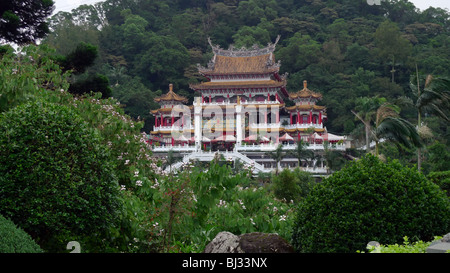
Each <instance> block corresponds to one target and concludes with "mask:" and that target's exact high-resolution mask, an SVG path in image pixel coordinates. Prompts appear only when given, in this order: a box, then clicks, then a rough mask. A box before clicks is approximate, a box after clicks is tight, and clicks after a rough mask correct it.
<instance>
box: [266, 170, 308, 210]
mask: <svg viewBox="0 0 450 273" xmlns="http://www.w3.org/2000/svg"><path fill="white" fill-rule="evenodd" d="M272 182H273V187H272V190H273V191H274V194H275V196H276V197H277V198H278V199H280V200H286V201H287V202H290V201H291V200H292V201H293V202H295V203H297V202H298V201H300V200H301V199H302V198H304V197H305V196H306V195H308V193H309V192H310V191H311V189H312V188H313V187H314V185H315V184H316V182H315V181H314V178H313V177H312V176H311V175H310V174H309V173H307V172H303V171H301V170H300V169H299V168H296V169H294V170H293V171H291V170H289V169H284V170H283V171H282V172H280V173H279V174H278V175H277V176H274V177H273V179H272Z"/></svg>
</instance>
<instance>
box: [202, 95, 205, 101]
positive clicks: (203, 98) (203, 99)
mask: <svg viewBox="0 0 450 273" xmlns="http://www.w3.org/2000/svg"><path fill="white" fill-rule="evenodd" d="M202 103H205V97H204V96H203V94H202Z"/></svg>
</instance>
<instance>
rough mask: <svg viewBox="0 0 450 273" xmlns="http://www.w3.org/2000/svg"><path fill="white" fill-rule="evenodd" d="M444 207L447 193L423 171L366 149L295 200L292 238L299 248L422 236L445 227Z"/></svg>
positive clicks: (355, 246)
mask: <svg viewBox="0 0 450 273" xmlns="http://www.w3.org/2000/svg"><path fill="white" fill-rule="evenodd" d="M449 212H450V202H449V199H448V198H447V197H446V196H445V194H444V193H443V192H442V190H441V189H439V187H438V186H436V185H435V184H433V183H432V182H430V181H428V180H427V179H426V178H425V176H424V175H423V174H421V173H419V172H417V170H415V169H409V168H405V167H403V166H402V165H400V164H399V163H398V162H397V161H392V162H389V163H383V162H381V161H380V160H379V159H377V158H376V157H375V156H373V155H366V156H365V157H363V158H362V159H360V160H358V161H354V162H352V163H351V164H349V165H348V166H346V167H345V168H344V169H342V170H340V171H338V172H336V173H334V174H333V175H332V176H330V177H328V178H326V179H324V180H323V181H322V183H320V184H318V185H317V186H316V187H315V188H314V189H313V190H312V192H311V193H310V194H309V195H308V196H307V197H306V198H305V199H304V200H303V201H302V202H301V203H300V204H299V206H298V208H297V218H296V222H295V224H294V230H293V237H292V243H293V246H294V247H295V248H296V250H297V251H298V252H355V251H357V250H363V249H364V248H365V246H366V244H367V243H368V242H369V241H373V240H374V241H378V242H384V243H386V244H395V243H398V242H401V241H402V239H403V236H408V237H409V238H411V239H413V240H424V241H427V240H431V239H432V238H433V236H434V235H435V234H445V233H446V232H448V230H449V228H450V213H449Z"/></svg>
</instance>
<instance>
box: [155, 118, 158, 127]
mask: <svg viewBox="0 0 450 273" xmlns="http://www.w3.org/2000/svg"><path fill="white" fill-rule="evenodd" d="M155 127H158V116H156V115H155Z"/></svg>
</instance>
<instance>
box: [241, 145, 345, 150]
mask: <svg viewBox="0 0 450 273" xmlns="http://www.w3.org/2000/svg"><path fill="white" fill-rule="evenodd" d="M277 147H278V143H268V144H247V145H245V144H241V145H237V146H236V147H235V149H236V150H237V151H239V152H268V151H274V150H275V149H276V148H277ZM296 148H297V144H295V143H294V144H283V150H284V151H293V150H295V149H296ZM346 148H347V146H346V144H345V143H342V144H337V143H336V144H334V143H333V144H330V145H329V149H332V150H338V151H345V149H346ZM306 149H308V150H313V151H322V150H324V145H323V144H319V143H311V144H309V145H308V146H307V147H306Z"/></svg>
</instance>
